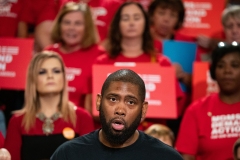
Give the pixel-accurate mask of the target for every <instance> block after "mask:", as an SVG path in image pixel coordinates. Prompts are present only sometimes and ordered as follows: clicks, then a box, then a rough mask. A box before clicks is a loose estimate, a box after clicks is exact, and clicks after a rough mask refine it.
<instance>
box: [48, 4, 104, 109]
mask: <svg viewBox="0 0 240 160" xmlns="http://www.w3.org/2000/svg"><path fill="white" fill-rule="evenodd" d="M55 22H56V23H55V24H54V27H53V31H52V39H53V41H54V42H55V44H53V45H51V46H48V47H47V48H46V49H45V50H52V51H55V52H57V53H59V54H60V55H61V56H62V58H63V61H64V63H65V65H66V67H67V78H68V82H69V98H70V100H71V101H73V102H74V103H75V104H76V105H77V106H81V107H84V108H85V109H87V110H88V111H89V113H91V109H92V105H91V93H92V88H91V86H92V84H91V74H92V64H93V62H94V60H95V58H96V57H97V56H99V55H101V54H102V53H103V52H104V50H103V49H102V48H101V47H100V46H98V45H97V42H98V39H97V32H96V29H95V26H94V23H93V20H92V16H91V12H90V8H89V7H88V5H87V4H85V3H81V4H78V3H75V2H68V3H66V4H65V5H64V6H63V8H62V10H61V11H60V13H59V15H58V17H57V19H56V21H55Z"/></svg>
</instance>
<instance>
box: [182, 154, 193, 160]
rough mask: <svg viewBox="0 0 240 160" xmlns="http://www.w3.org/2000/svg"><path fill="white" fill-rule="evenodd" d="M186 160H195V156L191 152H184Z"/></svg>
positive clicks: (183, 155)
mask: <svg viewBox="0 0 240 160" xmlns="http://www.w3.org/2000/svg"><path fill="white" fill-rule="evenodd" d="M182 157H183V159H184V160H195V157H194V156H192V155H189V154H182Z"/></svg>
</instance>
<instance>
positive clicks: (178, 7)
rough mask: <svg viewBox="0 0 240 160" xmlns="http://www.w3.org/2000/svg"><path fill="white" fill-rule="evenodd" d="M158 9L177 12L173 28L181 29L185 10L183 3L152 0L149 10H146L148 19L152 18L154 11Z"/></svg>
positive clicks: (173, 0)
mask: <svg viewBox="0 0 240 160" xmlns="http://www.w3.org/2000/svg"><path fill="white" fill-rule="evenodd" d="M158 7H160V8H169V9H171V10H174V11H177V12H178V22H177V24H176V26H175V28H174V29H175V30H178V29H179V28H181V27H182V24H183V21H184V17H185V9H184V5H183V2H182V1H181V0H154V1H153V2H152V3H151V4H150V6H149V8H148V14H149V16H150V18H151V17H152V16H153V14H154V12H155V11H156V9H157V8H158Z"/></svg>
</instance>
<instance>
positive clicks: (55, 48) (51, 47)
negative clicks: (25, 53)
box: [44, 43, 60, 51]
mask: <svg viewBox="0 0 240 160" xmlns="http://www.w3.org/2000/svg"><path fill="white" fill-rule="evenodd" d="M59 47H60V44H59V43H54V44H51V45H49V46H47V47H45V48H44V50H47V51H58V50H59Z"/></svg>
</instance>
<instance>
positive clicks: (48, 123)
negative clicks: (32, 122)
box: [42, 118, 54, 135]
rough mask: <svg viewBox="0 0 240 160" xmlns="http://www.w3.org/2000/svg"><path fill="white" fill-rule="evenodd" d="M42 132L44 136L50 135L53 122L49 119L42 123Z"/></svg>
mask: <svg viewBox="0 0 240 160" xmlns="http://www.w3.org/2000/svg"><path fill="white" fill-rule="evenodd" d="M42 130H43V133H44V134H46V135H49V134H51V133H52V132H53V130H54V124H53V121H52V120H51V119H49V118H47V119H46V120H45V121H44V123H43V126H42Z"/></svg>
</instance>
